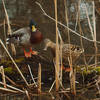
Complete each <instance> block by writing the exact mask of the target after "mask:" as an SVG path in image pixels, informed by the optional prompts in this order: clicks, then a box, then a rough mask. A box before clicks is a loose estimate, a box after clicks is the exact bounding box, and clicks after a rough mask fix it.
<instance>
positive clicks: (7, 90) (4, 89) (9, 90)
mask: <svg viewBox="0 0 100 100" xmlns="http://www.w3.org/2000/svg"><path fill="white" fill-rule="evenodd" d="M1 90H2V91H5V92H12V93H17V92H18V91H14V90H11V89H7V88H2V87H0V91H1Z"/></svg>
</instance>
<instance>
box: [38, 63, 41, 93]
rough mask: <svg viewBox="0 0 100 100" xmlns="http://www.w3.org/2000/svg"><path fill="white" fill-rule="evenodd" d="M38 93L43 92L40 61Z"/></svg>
mask: <svg viewBox="0 0 100 100" xmlns="http://www.w3.org/2000/svg"><path fill="white" fill-rule="evenodd" d="M38 93H41V64H40V63H39V68H38Z"/></svg>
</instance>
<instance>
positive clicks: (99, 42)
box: [36, 2, 100, 44]
mask: <svg viewBox="0 0 100 100" xmlns="http://www.w3.org/2000/svg"><path fill="white" fill-rule="evenodd" d="M36 4H37V5H38V6H39V7H40V8H41V10H42V12H43V14H44V15H45V16H47V17H48V18H49V19H51V20H53V21H55V19H54V18H52V17H51V16H49V15H48V14H47V13H46V12H45V11H44V9H43V8H42V6H41V4H40V3H38V2H36ZM57 23H58V24H60V25H61V26H63V27H65V28H67V29H68V30H69V31H71V32H72V33H74V34H76V35H77V36H79V37H82V38H83V39H85V40H87V41H90V42H94V40H91V39H89V38H87V37H85V36H82V35H80V34H79V33H77V32H76V31H74V30H72V29H71V28H69V27H67V26H66V25H64V24H62V23H61V22H59V21H57ZM95 42H96V43H98V44H100V41H95Z"/></svg>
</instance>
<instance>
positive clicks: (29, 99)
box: [25, 90, 31, 100]
mask: <svg viewBox="0 0 100 100" xmlns="http://www.w3.org/2000/svg"><path fill="white" fill-rule="evenodd" d="M25 93H26V95H27V98H28V100H31V98H30V96H29V93H28V91H27V90H26V91H25Z"/></svg>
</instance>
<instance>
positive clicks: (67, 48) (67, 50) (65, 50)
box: [44, 39, 84, 71]
mask: <svg viewBox="0 0 100 100" xmlns="http://www.w3.org/2000/svg"><path fill="white" fill-rule="evenodd" d="M44 44H45V48H44V50H47V49H48V48H51V52H52V54H53V57H54V58H55V51H56V44H55V43H54V42H52V41H51V40H50V39H45V40H44ZM83 52H84V50H83V49H81V48H80V46H77V45H73V44H63V45H62V60H63V64H64V65H66V64H68V57H70V54H71V57H72V62H73V63H75V61H76V60H77V59H78V58H79V56H80V55H81V54H82V53H83ZM62 68H63V69H65V67H62ZM65 70H66V71H67V70H69V69H68V68H67V69H65Z"/></svg>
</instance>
